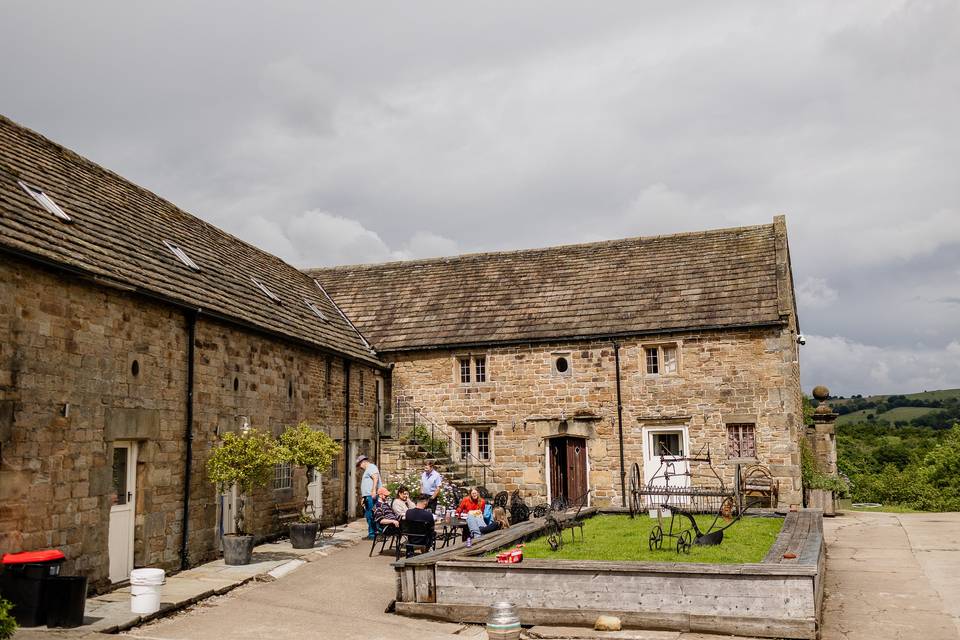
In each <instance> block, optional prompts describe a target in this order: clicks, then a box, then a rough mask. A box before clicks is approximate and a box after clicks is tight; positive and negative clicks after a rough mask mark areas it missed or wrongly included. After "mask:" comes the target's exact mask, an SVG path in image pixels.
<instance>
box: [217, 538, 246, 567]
mask: <svg viewBox="0 0 960 640" xmlns="http://www.w3.org/2000/svg"><path fill="white" fill-rule="evenodd" d="M252 557H253V536H250V535H245V536H238V535H236V534H232V533H231V534H227V535H225V536H223V562H224V564H230V565H237V564H250V559H251V558H252Z"/></svg>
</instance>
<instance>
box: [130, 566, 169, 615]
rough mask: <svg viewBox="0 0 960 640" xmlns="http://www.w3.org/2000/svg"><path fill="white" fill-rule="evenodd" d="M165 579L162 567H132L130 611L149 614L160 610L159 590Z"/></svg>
mask: <svg viewBox="0 0 960 640" xmlns="http://www.w3.org/2000/svg"><path fill="white" fill-rule="evenodd" d="M165 581H166V574H165V573H164V571H163V569H134V570H133V571H131V572H130V611H132V612H133V613H139V614H141V615H143V614H150V613H156V612H157V611H159V610H160V590H161V587H162V586H163V583H164V582H165Z"/></svg>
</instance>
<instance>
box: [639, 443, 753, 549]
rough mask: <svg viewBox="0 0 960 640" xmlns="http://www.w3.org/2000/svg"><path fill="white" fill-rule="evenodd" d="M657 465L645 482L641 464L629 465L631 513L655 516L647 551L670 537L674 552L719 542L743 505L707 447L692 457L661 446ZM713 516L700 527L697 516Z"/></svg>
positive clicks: (740, 512)
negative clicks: (721, 473)
mask: <svg viewBox="0 0 960 640" xmlns="http://www.w3.org/2000/svg"><path fill="white" fill-rule="evenodd" d="M659 458H660V467H659V468H658V469H657V471H656V473H654V475H653V476H652V477H651V478H650V480H649V481H648V482H646V483H642V482H641V476H640V466H639V465H638V464H636V463H634V464H633V467H632V468H631V470H630V500H629V502H630V516H631V517H636V515H637V514H640V513H643V512H647V513H649V514H650V515H651V516H655V517H656V518H657V524H656V525H654V527H653V528H652V529H651V530H650V535H649V537H648V541H647V543H648V545H649V547H650V550H651V551H652V550H654V549H660V548H662V546H663V541H664V538H666V539H668V540H673V541H674V548H675V549H676V551H677V553H690V548H691V547H692V546H694V545H699V546H713V545H718V544H720V543H721V542H723V532H724V531H725V530H726V529H728V528H729V527H731V526H733V525H734V524H735V523H736V522H737V521H738V520H740V518H741V517H743V515H744V513H745V512H746V510H747V509H748V508H749V507H750V506H753V504H755V503H751V504H750V505H741V504H740V502H739V496H738V495H737V493H738V492H737V491H735V490H734V489H728V488H727V487H726V485H725V484H724V482H723V479H722V478H721V477H720V474H718V473H717V471H716V469H715V468H714V466H713V459H712V457H711V455H710V448H709V446H705V447H704V448H702V449H701V450H700V451H698V452H697V453H696V454H695V455H693V456H681V455H672V454H671V453H670V452H669V451H667V450H666V449H664V450H663V451H661V453H660V455H659ZM698 514H706V515H707V516H708V517H709V516H712V521H711V522H710V524H709V526H707V527H705V528H701V526H700V524H699V523H698V522H697V520H696V518H695V516H696V515H698Z"/></svg>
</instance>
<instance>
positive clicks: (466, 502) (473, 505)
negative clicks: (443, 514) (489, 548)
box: [454, 487, 487, 540]
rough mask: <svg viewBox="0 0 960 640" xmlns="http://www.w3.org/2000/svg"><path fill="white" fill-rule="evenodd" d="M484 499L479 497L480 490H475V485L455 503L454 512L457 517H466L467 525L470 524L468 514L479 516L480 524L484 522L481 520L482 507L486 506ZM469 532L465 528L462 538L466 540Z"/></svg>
mask: <svg viewBox="0 0 960 640" xmlns="http://www.w3.org/2000/svg"><path fill="white" fill-rule="evenodd" d="M486 504H487V503H486V501H484V499H483V498H481V497H480V492H479V491H477V488H476V487H472V488H471V489H470V493H468V494H467V496H466V497H465V498H464V499H463V500H461V501H460V504H459V505H457V509H456V511H454V513H455V514H456V516H457V517H458V518H466V519H467V527H468V528H469V526H470V516H475V517H477V518H479V520H480V524H481V525H483V524H486V522H483V508H484V507H485V506H486ZM468 534H469V532H468V531H467V529H464V530H463V539H464V540H466V539H467V536H468Z"/></svg>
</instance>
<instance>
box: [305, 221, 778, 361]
mask: <svg viewBox="0 0 960 640" xmlns="http://www.w3.org/2000/svg"><path fill="white" fill-rule="evenodd" d="M308 273H310V274H311V275H313V276H315V277H316V278H317V279H318V281H320V282H321V283H322V284H323V286H324V288H325V289H326V290H327V292H328V293H329V294H330V295H331V296H332V297H333V299H334V300H335V301H336V303H337V304H338V305H339V306H340V307H341V308H342V309H343V310H344V312H345V313H346V314H347V315H348V316H349V317H350V319H351V321H352V322H353V323H354V324H355V325H356V326H357V328H358V329H359V330H360V332H361V333H363V334H364V336H365V337H366V338H367V340H369V341H370V342H371V343H372V344H373V346H374V348H375V349H377V350H378V351H379V352H389V351H402V350H418V349H426V348H435V347H454V346H467V345H479V344H484V343H504V342H506V343H510V342H528V341H548V340H551V339H560V338H563V339H570V338H589V337H597V336H617V335H631V334H644V333H654V332H668V331H679V330H687V329H701V328H708V327H734V326H750V325H765V324H782V323H784V322H786V321H787V320H788V319H789V317H790V314H791V313H794V312H795V311H794V310H795V308H796V305H795V304H794V303H793V291H792V284H791V282H790V265H789V255H788V253H787V241H786V222H785V220H784V218H783V216H777V217H776V218H775V219H774V223H773V224H766V225H758V226H751V227H740V228H734V229H720V230H715V231H705V232H698V233H682V234H676V235H665V236H656V237H646V238H627V239H623V240H612V241H608V242H596V243H590V244H578V245H569V246H561V247H549V248H545V249H531V250H524V251H509V252H499V253H478V254H472V255H463V256H458V257H453V258H439V259H431V260H415V261H409V262H391V263H386V264H375V265H357V266H344V267H333V268H327V269H311V270H308Z"/></svg>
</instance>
